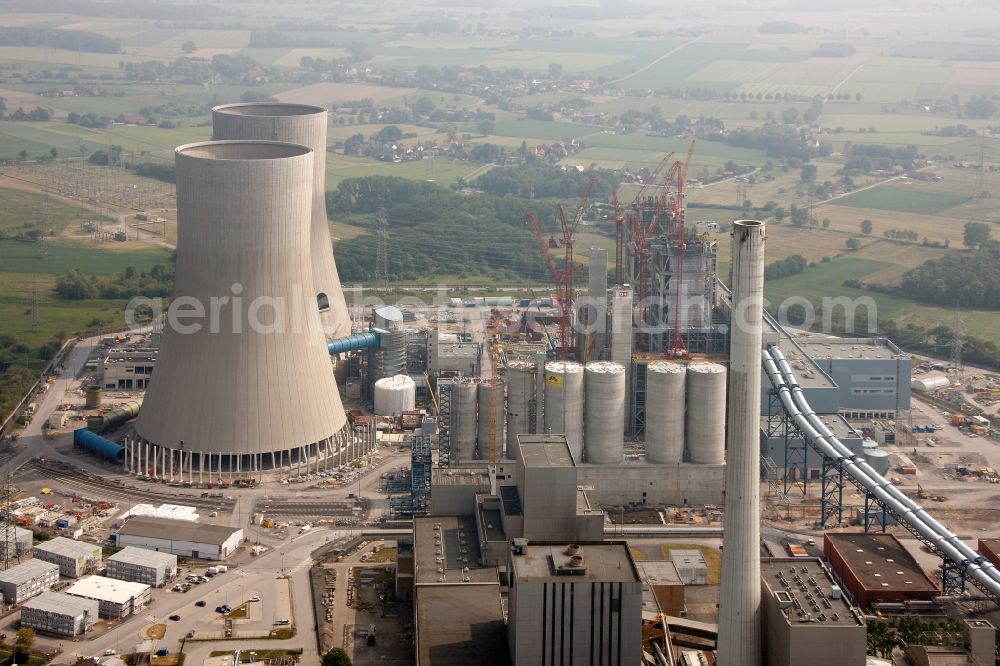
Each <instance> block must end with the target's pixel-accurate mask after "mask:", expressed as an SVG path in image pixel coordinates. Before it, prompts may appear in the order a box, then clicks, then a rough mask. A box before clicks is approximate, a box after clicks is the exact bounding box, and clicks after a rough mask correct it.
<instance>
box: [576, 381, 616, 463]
mask: <svg viewBox="0 0 1000 666" xmlns="http://www.w3.org/2000/svg"><path fill="white" fill-rule="evenodd" d="M586 376H587V381H586V384H587V396H586V403H587V410H586V412H585V414H586V417H585V424H586V429H585V430H584V440H583V441H584V450H585V451H586V454H587V462H589V463H594V464H596V465H610V464H613V463H621V462H622V460H623V456H624V453H625V451H624V447H625V368H624V367H622V366H621V365H619V364H617V363H612V362H610V361H592V362H590V363H588V364H587V367H586Z"/></svg>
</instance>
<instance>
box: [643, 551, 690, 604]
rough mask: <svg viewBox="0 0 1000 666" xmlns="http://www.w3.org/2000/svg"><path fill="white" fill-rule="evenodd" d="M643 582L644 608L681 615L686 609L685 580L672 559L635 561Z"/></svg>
mask: <svg viewBox="0 0 1000 666" xmlns="http://www.w3.org/2000/svg"><path fill="white" fill-rule="evenodd" d="M635 566H636V568H637V569H638V570H639V577H640V578H641V579H642V582H643V607H644V608H643V610H645V611H647V612H654V613H655V612H661V613H664V614H666V615H672V616H675V617H677V616H680V615H681V613H682V612H683V611H684V582H683V581H681V577H680V574H678V573H677V567H675V566H674V563H673V562H671V561H670V560H642V561H637V562H636V563H635Z"/></svg>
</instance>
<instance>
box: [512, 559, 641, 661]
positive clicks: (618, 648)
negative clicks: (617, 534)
mask: <svg viewBox="0 0 1000 666" xmlns="http://www.w3.org/2000/svg"><path fill="white" fill-rule="evenodd" d="M507 572H508V577H509V581H510V591H509V601H508V605H509V627H508V640H509V643H510V653H511V659H512V661H513V663H515V664H561V665H564V666H572V665H573V664H637V663H639V662H640V659H641V655H642V581H641V580H640V578H639V572H638V570H637V569H636V566H635V562H633V560H632V556H631V554H630V553H629V549H628V546H627V545H626V544H625V543H624V542H598V543H582V544H568V545H567V544H566V543H555V542H549V543H530V542H528V543H526V542H524V541H520V540H519V541H515V542H514V545H513V546H512V547H511V550H510V559H509V561H508V565H507ZM585 609H586V610H585Z"/></svg>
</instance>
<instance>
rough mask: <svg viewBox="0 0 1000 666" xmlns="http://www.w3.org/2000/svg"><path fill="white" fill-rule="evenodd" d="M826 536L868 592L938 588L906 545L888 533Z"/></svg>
mask: <svg viewBox="0 0 1000 666" xmlns="http://www.w3.org/2000/svg"><path fill="white" fill-rule="evenodd" d="M824 537H825V538H826V539H827V540H828V541H829V543H830V545H831V547H832V548H833V549H835V550H836V551H837V553H839V554H840V557H841V559H842V560H843V561H844V563H845V564H846V565H847V567H848V568H849V569H850V570H851V571H852V572H853V573H854V576H855V577H856V578H857V579H858V582H859V583H860V584H861V585H862V586H863V587H864V588H865V589H866V590H871V591H875V592H878V591H887V590H903V591H906V592H934V591H936V590H937V589H938V586H937V584H936V583H935V582H934V581H933V580H931V579H930V578H929V577H928V576H927V574H926V573H924V570H923V569H921V568H920V565H919V564H917V561H916V560H915V559H913V556H912V555H910V553H909V551H907V550H906V548H905V547H904V546H903V544H901V543H900V542H899V540H898V539H896V537H894V536H893V535H891V534H889V533H885V532H867V533H865V532H827V533H826V534H825V535H824Z"/></svg>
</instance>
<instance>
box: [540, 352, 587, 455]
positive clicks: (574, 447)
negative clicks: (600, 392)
mask: <svg viewBox="0 0 1000 666" xmlns="http://www.w3.org/2000/svg"><path fill="white" fill-rule="evenodd" d="M545 431H546V432H547V433H549V434H552V435H566V443H567V444H569V449H570V451H572V452H573V458H574V459H576V461H577V462H580V461H581V460H582V455H583V366H582V365H580V364H579V363H574V362H572V361H550V362H548V363H546V364H545Z"/></svg>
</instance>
